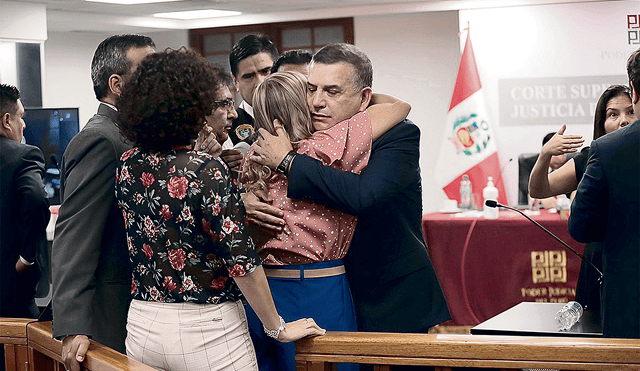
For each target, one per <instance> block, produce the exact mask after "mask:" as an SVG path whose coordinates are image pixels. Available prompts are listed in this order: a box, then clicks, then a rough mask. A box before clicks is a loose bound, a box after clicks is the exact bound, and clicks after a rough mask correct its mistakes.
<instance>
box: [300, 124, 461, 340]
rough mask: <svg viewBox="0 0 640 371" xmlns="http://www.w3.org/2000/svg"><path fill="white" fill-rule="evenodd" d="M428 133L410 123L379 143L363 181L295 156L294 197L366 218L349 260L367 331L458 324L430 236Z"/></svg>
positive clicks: (361, 319) (361, 325)
mask: <svg viewBox="0 0 640 371" xmlns="http://www.w3.org/2000/svg"><path fill="white" fill-rule="evenodd" d="M419 146H420V130H419V129H418V127H417V126H415V125H414V124H413V123H411V122H410V121H408V120H405V121H403V122H401V123H400V124H398V125H396V126H395V127H394V128H392V129H391V130H389V131H388V132H387V133H386V134H384V135H383V136H382V137H380V138H379V139H378V140H376V141H375V142H374V143H373V148H372V153H371V159H370V160H369V164H368V165H367V167H366V168H365V169H364V170H363V171H362V173H361V174H360V175H356V174H353V173H349V172H342V171H338V170H336V169H333V168H330V167H325V166H322V163H321V162H319V161H316V160H313V159H311V158H309V157H305V156H302V155H298V156H296V157H295V159H294V161H293V164H292V166H291V171H290V172H289V188H288V196H289V197H290V198H293V199H300V198H306V199H310V200H312V201H314V202H317V203H319V204H323V205H326V206H328V207H331V208H334V209H338V210H342V211H344V212H346V213H349V214H352V215H355V216H357V217H358V224H357V227H356V230H355V234H354V237H353V241H352V242H351V246H350V248H349V252H348V253H347V256H346V257H345V259H344V262H345V266H346V269H347V278H348V279H349V284H350V286H351V292H352V294H353V298H354V302H355V306H356V314H357V318H358V328H359V330H361V331H391V332H424V331H426V330H427V329H428V328H429V327H431V326H433V325H435V324H438V323H441V322H443V321H446V320H447V319H449V318H450V315H449V310H448V308H447V304H446V302H445V299H444V295H443V293H442V289H441V287H440V283H439V282H438V278H437V277H436V274H435V271H434V269H433V266H432V265H431V261H430V260H429V255H428V254H427V249H426V247H425V242H424V239H423V237H422V227H421V221H422V189H421V185H420V169H419V165H418V160H419V157H420V153H419Z"/></svg>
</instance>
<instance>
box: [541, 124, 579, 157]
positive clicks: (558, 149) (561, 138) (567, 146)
mask: <svg viewBox="0 0 640 371" xmlns="http://www.w3.org/2000/svg"><path fill="white" fill-rule="evenodd" d="M566 129H567V124H562V127H561V128H560V130H558V132H557V133H556V134H555V135H554V136H553V137H551V139H549V141H548V142H547V143H545V145H544V146H542V150H541V151H540V154H541V155H543V156H559V155H564V154H567V153H572V152H576V151H577V150H578V148H580V147H581V146H582V144H583V143H584V139H582V135H564V131H565V130H566Z"/></svg>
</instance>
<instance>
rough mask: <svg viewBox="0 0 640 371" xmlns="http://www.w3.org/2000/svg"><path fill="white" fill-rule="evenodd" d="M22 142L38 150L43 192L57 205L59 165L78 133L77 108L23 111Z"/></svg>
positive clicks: (58, 201) (58, 202)
mask: <svg viewBox="0 0 640 371" xmlns="http://www.w3.org/2000/svg"><path fill="white" fill-rule="evenodd" d="M24 122H25V123H26V124H27V128H26V129H25V130H24V138H25V140H26V142H27V144H31V145H34V146H36V147H38V148H40V149H41V150H42V154H43V155H44V162H45V177H44V182H45V190H46V192H47V197H48V198H49V203H50V204H51V205H59V204H60V169H59V167H60V162H61V161H62V154H63V153H64V150H65V149H66V148H67V144H69V142H70V141H71V138H73V136H74V135H76V134H77V133H78V130H79V129H80V122H79V118H78V109H77V108H26V109H25V113H24Z"/></svg>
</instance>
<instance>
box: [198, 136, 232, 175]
mask: <svg viewBox="0 0 640 371" xmlns="http://www.w3.org/2000/svg"><path fill="white" fill-rule="evenodd" d="M194 149H195V150H196V151H202V152H206V153H208V154H210V155H211V156H215V157H222V159H223V160H224V162H226V163H227V165H228V166H229V168H230V169H231V171H235V172H240V165H241V164H242V157H243V156H242V152H240V151H239V150H237V149H222V143H220V142H219V140H218V138H217V137H216V134H215V133H214V132H213V129H211V127H210V126H209V125H205V126H204V127H203V128H202V130H200V132H199V133H198V138H197V139H196V144H195V146H194Z"/></svg>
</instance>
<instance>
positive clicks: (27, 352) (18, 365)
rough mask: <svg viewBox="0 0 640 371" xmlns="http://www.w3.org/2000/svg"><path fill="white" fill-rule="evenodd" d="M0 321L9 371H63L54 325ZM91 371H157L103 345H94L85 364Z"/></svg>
mask: <svg viewBox="0 0 640 371" xmlns="http://www.w3.org/2000/svg"><path fill="white" fill-rule="evenodd" d="M32 321H33V320H27V319H13V318H0V343H2V344H4V350H5V368H6V371H64V365H63V364H62V359H61V358H60V354H61V350H62V343H61V342H60V341H58V340H55V339H52V337H51V322H32ZM82 368H83V369H84V370H91V371H127V370H129V371H154V369H153V368H151V367H149V366H146V365H144V364H142V363H140V362H137V361H135V360H133V359H130V358H128V357H127V356H126V355H124V354H121V353H118V352H116V351H115V350H113V349H111V348H108V347H106V346H104V345H102V344H99V343H96V342H94V341H91V345H90V347H89V351H88V352H87V355H86V357H85V360H84V362H82Z"/></svg>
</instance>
